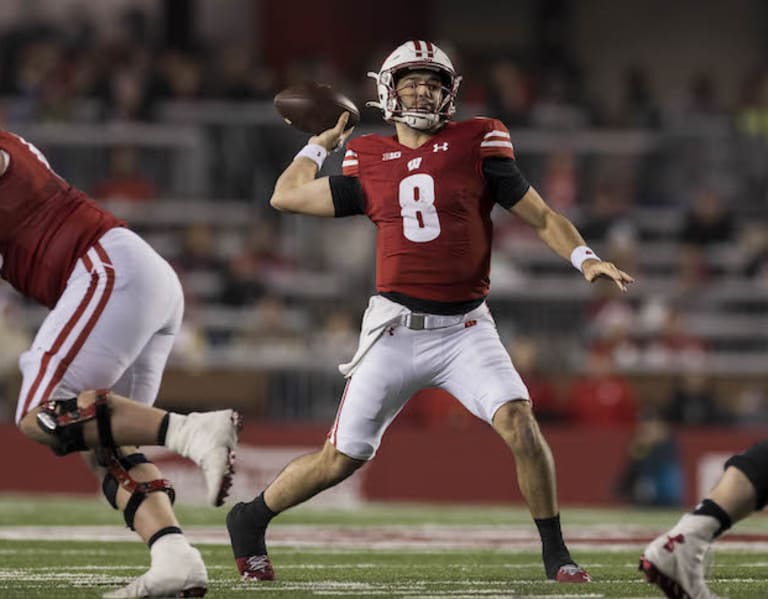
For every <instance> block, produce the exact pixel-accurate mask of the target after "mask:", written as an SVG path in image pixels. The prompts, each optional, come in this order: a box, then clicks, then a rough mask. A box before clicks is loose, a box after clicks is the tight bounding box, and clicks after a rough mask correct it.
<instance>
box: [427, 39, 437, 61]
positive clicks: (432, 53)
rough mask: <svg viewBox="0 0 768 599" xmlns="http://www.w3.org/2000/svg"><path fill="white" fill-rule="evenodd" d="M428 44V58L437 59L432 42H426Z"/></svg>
mask: <svg viewBox="0 0 768 599" xmlns="http://www.w3.org/2000/svg"><path fill="white" fill-rule="evenodd" d="M424 43H425V44H427V58H429V59H432V58H434V57H435V47H434V46H433V45H432V43H431V42H424Z"/></svg>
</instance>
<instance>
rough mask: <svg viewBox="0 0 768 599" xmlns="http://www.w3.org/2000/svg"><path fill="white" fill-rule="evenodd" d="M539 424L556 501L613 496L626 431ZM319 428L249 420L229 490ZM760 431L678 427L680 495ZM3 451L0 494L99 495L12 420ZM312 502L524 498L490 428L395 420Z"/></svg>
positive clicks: (312, 444)
mask: <svg viewBox="0 0 768 599" xmlns="http://www.w3.org/2000/svg"><path fill="white" fill-rule="evenodd" d="M544 432H545V435H546V437H547V439H548V441H549V443H550V445H551V447H552V450H553V452H554V454H555V458H556V461H557V469H558V487H559V495H560V499H561V502H563V503H568V504H583V505H616V504H619V503H620V501H619V500H618V499H617V498H616V496H615V494H614V488H615V484H616V481H617V479H618V477H619V474H620V472H621V470H622V468H623V466H624V464H625V463H626V460H627V455H628V448H629V447H630V443H631V441H632V439H633V431H631V430H621V429H587V428H577V427H572V426H549V427H546V428H545V429H544ZM326 433H327V429H326V428H325V427H319V426H266V425H258V424H252V425H248V426H246V427H245V429H244V430H243V432H242V435H241V445H240V447H239V449H238V476H237V477H236V485H235V487H234V488H233V493H232V495H233V498H235V499H240V498H248V497H252V496H253V494H254V493H255V492H256V491H258V490H259V489H261V488H262V487H263V486H264V485H266V484H267V483H268V482H269V481H270V480H272V479H273V478H274V476H275V475H276V474H277V473H278V472H279V471H280V470H281V469H282V467H283V466H284V465H285V463H286V462H287V461H288V460H290V459H292V458H293V457H295V456H298V455H301V454H303V453H308V452H310V451H313V450H314V449H315V448H317V447H319V446H320V445H321V444H322V443H323V441H324V439H325V435H326ZM766 436H768V435H766V431H763V430H750V431H743V430H742V431H737V430H734V429H728V428H706V429H703V428H702V429H685V430H680V431H678V432H677V433H676V438H677V442H678V446H679V449H680V455H681V458H682V465H683V468H684V472H685V481H684V482H685V502H686V503H687V504H691V503H693V502H695V501H696V499H697V498H698V496H699V495H700V493H701V492H702V490H706V489H707V488H708V487H709V485H711V483H712V482H713V478H714V477H716V476H717V475H718V474H719V472H720V468H721V467H722V463H723V462H724V460H725V459H726V458H727V457H728V456H729V455H731V454H732V453H734V452H738V451H741V450H743V449H745V448H746V447H748V446H749V445H750V444H752V443H753V442H755V441H757V440H759V439H761V438H765V437H766ZM0 453H2V455H3V456H5V458H4V462H5V463H6V464H7V465H8V466H9V467H10V468H9V470H10V472H9V473H8V474H7V475H6V476H3V477H2V478H0V493H63V494H93V493H98V484H97V483H96V481H95V480H94V479H93V478H92V477H91V475H90V473H89V472H88V471H87V469H86V467H85V465H84V463H83V462H82V461H81V460H80V458H79V457H78V456H67V457H64V458H55V457H54V456H53V455H52V454H51V453H50V451H49V450H47V449H45V448H44V447H41V446H38V445H36V444H34V443H32V442H31V441H28V440H27V439H25V438H23V437H22V436H21V434H20V433H19V432H18V431H17V430H16V428H15V427H13V426H12V425H0ZM148 453H149V454H150V456H151V457H152V459H153V460H155V461H156V462H157V463H158V464H159V465H160V467H161V468H162V469H163V471H164V474H165V476H167V477H168V478H169V479H171V480H172V481H174V484H175V486H176V488H177V490H178V492H179V493H178V494H179V498H180V500H181V501H187V502H196V501H199V500H201V499H202V498H203V490H202V479H201V478H200V475H199V472H198V471H197V469H196V468H195V467H194V466H193V465H192V464H191V463H189V462H187V461H186V460H181V459H180V458H177V457H176V456H173V455H171V454H170V453H168V452H167V451H165V450H163V449H154V450H152V451H150V452H148ZM313 501H318V502H323V503H325V504H331V505H339V506H341V505H354V504H356V503H359V502H361V501H415V502H420V501H424V502H445V503H448V502H478V503H507V502H515V503H517V502H520V501H521V496H520V494H519V491H518V489H517V484H516V482H515V475H514V468H513V461H512V458H511V457H510V455H509V453H508V451H507V449H506V448H505V446H504V445H503V443H502V442H501V441H500V440H499V439H498V437H497V436H496V435H495V434H494V433H493V432H492V431H491V430H490V429H489V428H488V427H487V426H485V425H483V424H481V423H476V424H473V425H471V426H468V427H465V428H463V429H462V430H429V431H425V430H424V429H422V428H418V427H407V426H400V427H398V426H395V427H393V428H392V430H390V431H389V432H388V434H387V435H386V436H385V438H384V443H383V445H382V447H381V449H380V451H379V454H378V456H377V457H376V459H375V460H373V461H372V462H371V463H370V464H369V465H367V466H366V467H365V468H363V469H362V470H361V471H360V472H359V473H358V474H357V475H356V476H353V477H352V478H351V479H350V480H349V481H346V482H345V483H344V484H343V485H341V486H340V487H339V488H338V489H336V490H335V491H334V492H333V493H330V494H328V493H327V494H323V495H321V496H320V497H319V498H317V499H316V500H313Z"/></svg>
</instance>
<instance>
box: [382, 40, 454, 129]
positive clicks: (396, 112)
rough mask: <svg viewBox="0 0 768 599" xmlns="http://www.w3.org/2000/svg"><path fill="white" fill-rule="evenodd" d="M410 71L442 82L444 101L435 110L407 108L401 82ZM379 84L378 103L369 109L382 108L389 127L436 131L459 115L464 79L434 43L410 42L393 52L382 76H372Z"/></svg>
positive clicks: (383, 68) (442, 97)
mask: <svg viewBox="0 0 768 599" xmlns="http://www.w3.org/2000/svg"><path fill="white" fill-rule="evenodd" d="M410 71H431V72H434V73H436V74H437V75H438V76H439V77H440V80H441V81H442V84H443V85H442V89H441V100H440V102H439V103H438V105H437V106H436V107H435V108H434V110H423V109H417V108H404V107H403V105H402V101H401V98H400V94H399V93H398V90H397V82H398V81H399V79H400V78H401V77H403V76H404V75H406V74H407V73H408V72H410ZM368 76H369V77H372V78H373V79H375V80H376V90H377V93H378V98H379V99H378V102H368V103H367V105H368V106H375V107H377V108H380V109H381V110H382V112H383V113H384V120H385V121H387V122H388V123H391V122H400V123H404V124H406V125H407V126H409V127H411V128H412V129H417V130H420V131H432V130H434V129H436V128H438V127H439V126H440V125H441V124H442V123H443V122H444V121H447V120H448V119H450V118H451V117H452V116H453V114H454V113H455V112H456V106H455V101H456V93H457V92H458V90H459V84H460V83H461V77H460V76H458V75H456V71H454V69H453V64H452V63H451V60H450V59H449V58H448V56H447V55H446V54H445V52H443V51H442V50H441V49H440V48H438V47H437V46H435V45H434V44H432V43H430V42H425V41H410V42H406V43H404V44H403V45H401V46H399V47H397V48H396V49H395V50H394V52H392V53H391V54H390V55H389V56H388V57H387V59H386V60H385V61H384V64H382V65H381V69H380V70H379V72H378V73H368Z"/></svg>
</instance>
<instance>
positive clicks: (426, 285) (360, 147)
mask: <svg viewBox="0 0 768 599" xmlns="http://www.w3.org/2000/svg"><path fill="white" fill-rule="evenodd" d="M347 148H348V149H347V153H346V155H345V157H344V162H343V165H342V166H343V173H344V175H347V176H356V177H358V178H359V180H360V184H361V187H362V189H363V192H364V193H365V196H366V209H365V210H366V214H367V215H368V217H369V218H370V219H371V220H372V221H373V222H374V223H375V224H376V228H377V237H376V289H377V290H378V291H379V292H397V293H402V294H405V295H408V296H410V297H414V298H418V299H425V300H432V301H439V302H464V301H469V300H472V299H477V298H480V297H484V296H485V295H487V294H488V288H489V285H490V279H489V271H490V261H491V242H492V236H493V233H492V230H493V227H492V224H491V209H492V208H493V205H494V199H493V198H492V197H491V195H490V194H489V191H488V186H487V185H486V181H485V177H484V175H483V159H485V158H487V157H490V156H497V157H503V158H514V153H513V149H512V143H511V141H510V138H509V132H508V131H507V128H506V127H505V126H504V125H503V124H502V123H501V122H500V121H497V120H495V119H484V118H475V119H470V120H468V121H463V122H458V123H452V122H448V123H446V124H445V126H444V127H443V128H442V129H441V130H440V131H439V132H438V133H437V134H436V135H434V136H433V137H432V138H430V139H429V141H427V142H426V143H425V144H423V145H422V146H420V147H418V148H416V149H415V150H412V149H410V148H407V147H406V146H403V145H401V144H400V143H398V141H397V137H396V136H393V137H384V136H382V135H364V136H361V137H357V138H355V139H353V140H351V141H350V142H349V144H348V145H347Z"/></svg>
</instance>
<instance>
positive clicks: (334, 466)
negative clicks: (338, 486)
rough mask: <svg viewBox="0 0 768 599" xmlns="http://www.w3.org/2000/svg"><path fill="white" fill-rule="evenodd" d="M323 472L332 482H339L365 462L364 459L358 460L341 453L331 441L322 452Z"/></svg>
mask: <svg viewBox="0 0 768 599" xmlns="http://www.w3.org/2000/svg"><path fill="white" fill-rule="evenodd" d="M320 457H321V462H322V468H323V472H325V475H326V478H327V479H328V482H330V483H334V484H335V483H338V482H341V481H343V480H344V479H345V478H347V477H348V476H350V475H351V474H352V473H353V472H355V471H356V470H357V469H358V468H360V466H362V465H363V464H365V461H363V460H356V459H355V458H351V457H349V456H348V455H345V454H343V453H341V452H340V451H339V450H338V449H336V448H335V447H334V446H333V445H331V444H330V443H326V444H325V446H324V447H323V449H322V451H321V453H320Z"/></svg>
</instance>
